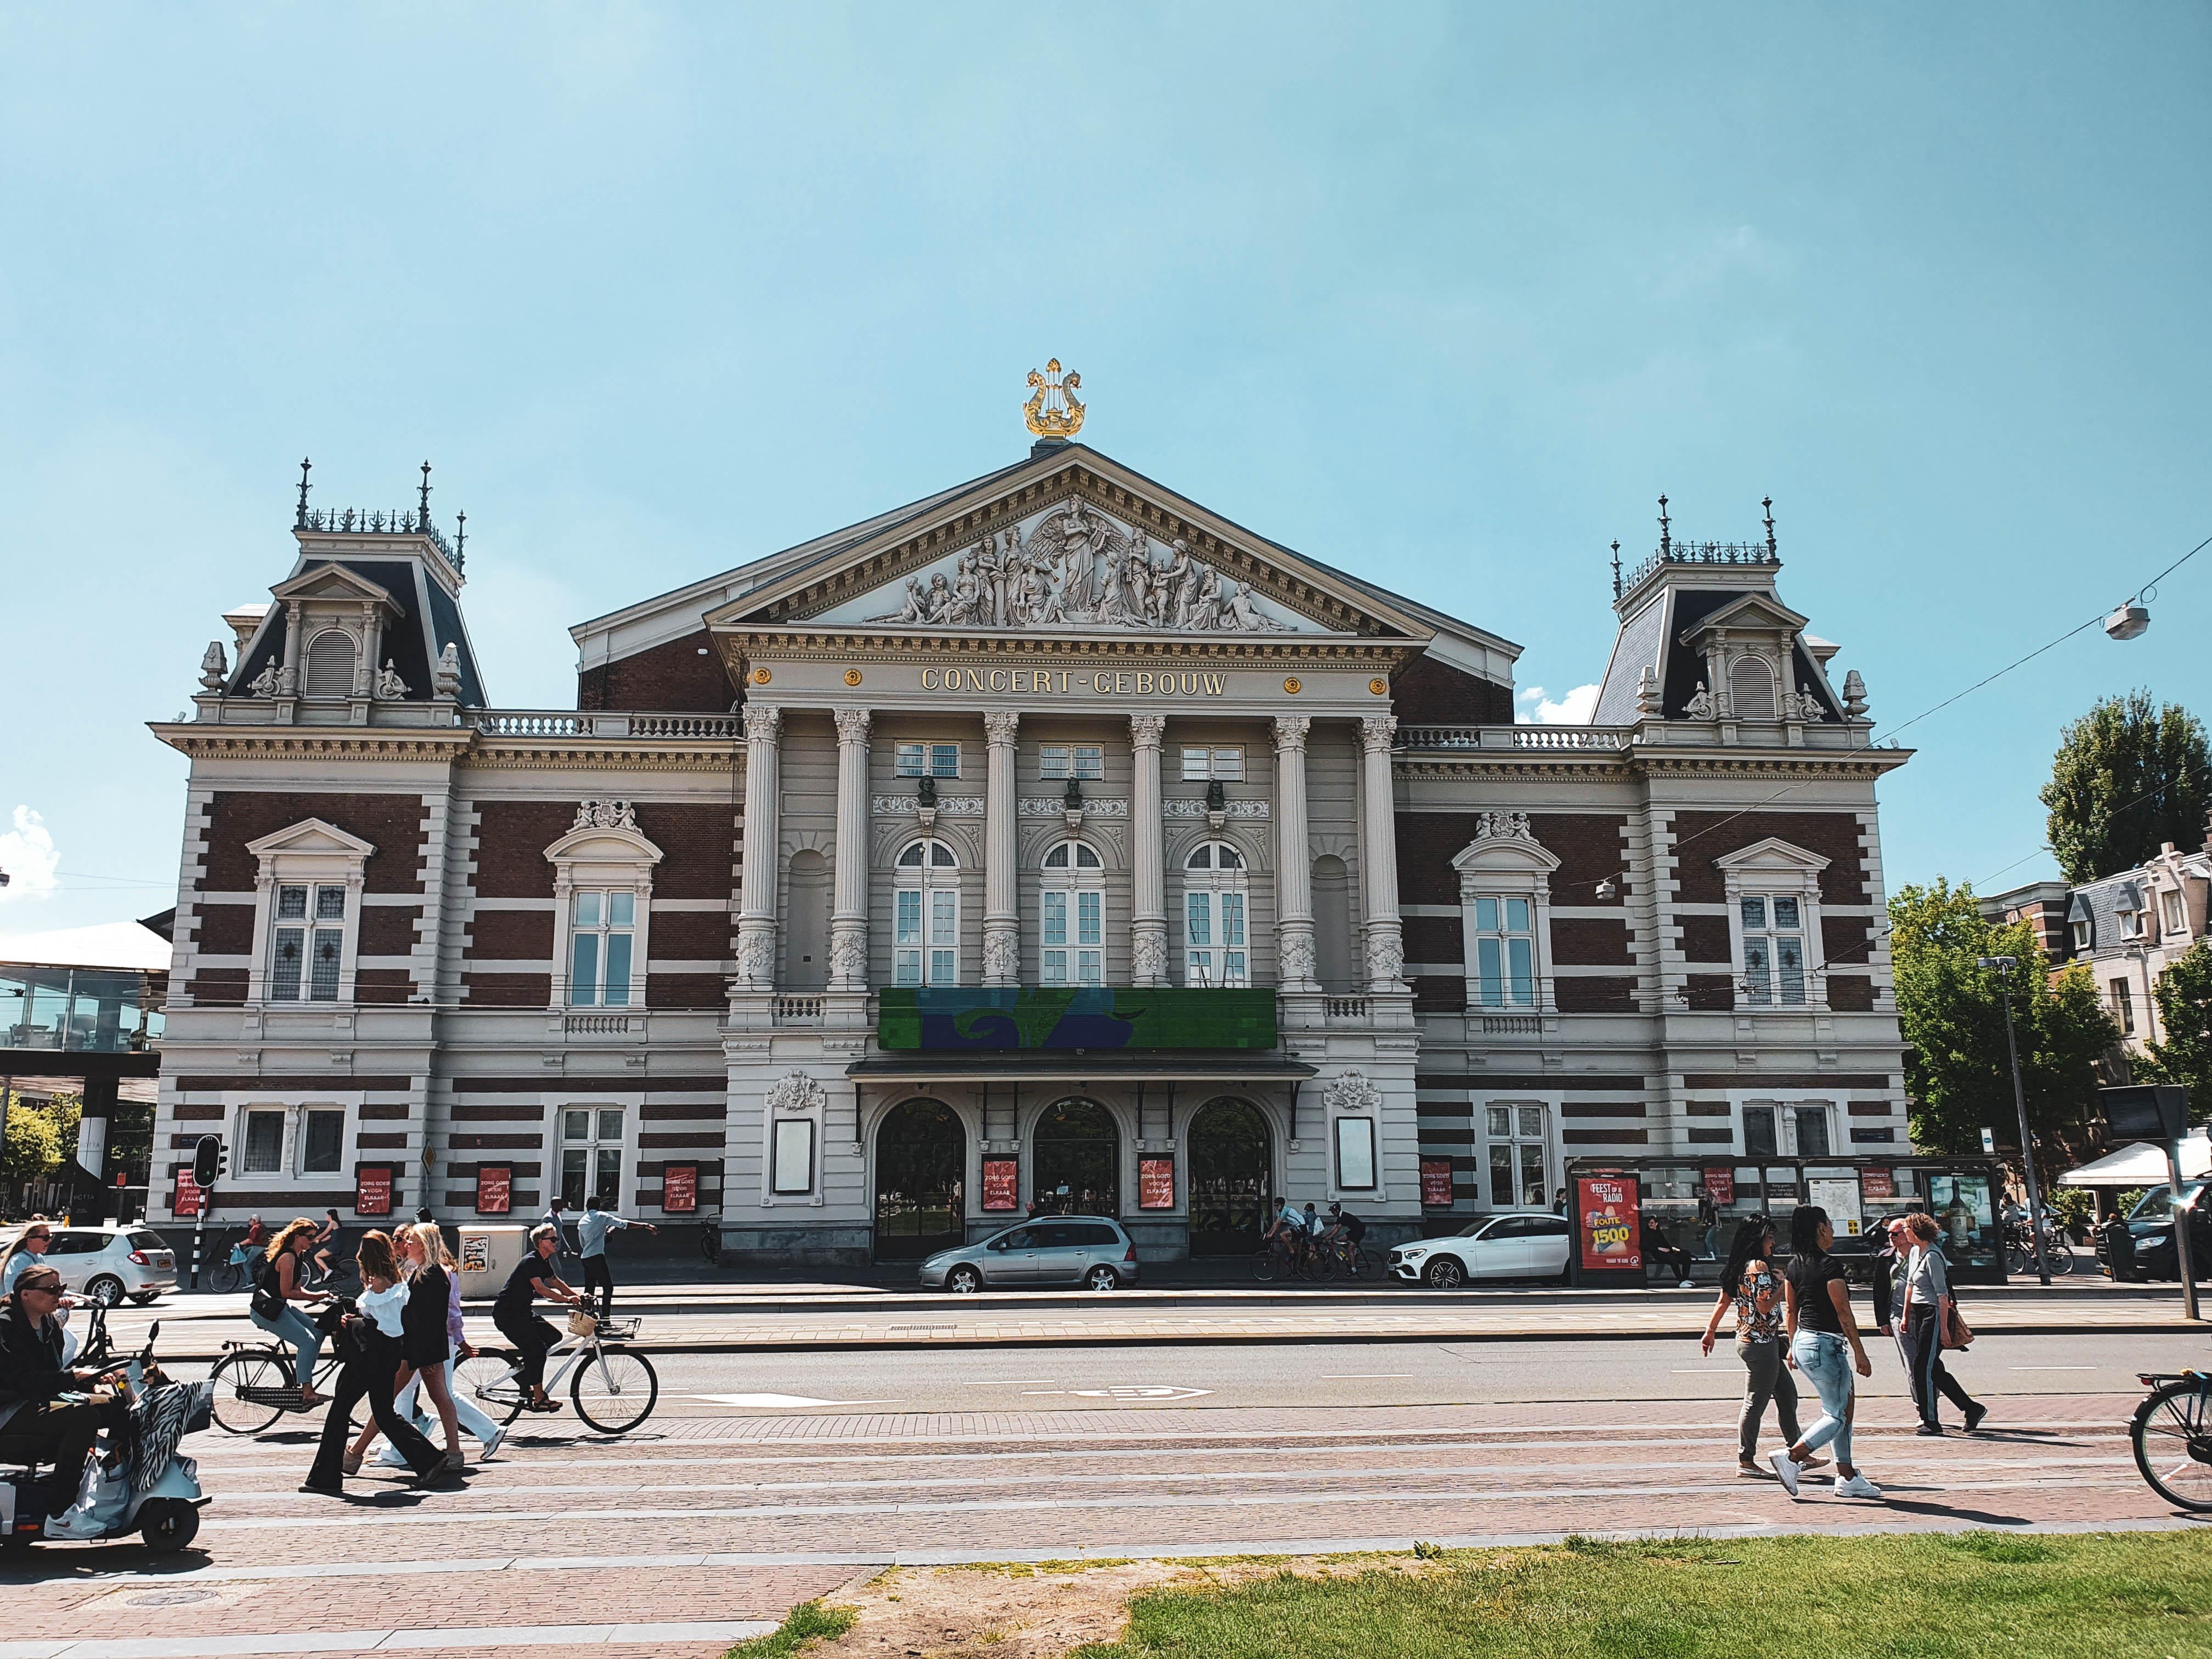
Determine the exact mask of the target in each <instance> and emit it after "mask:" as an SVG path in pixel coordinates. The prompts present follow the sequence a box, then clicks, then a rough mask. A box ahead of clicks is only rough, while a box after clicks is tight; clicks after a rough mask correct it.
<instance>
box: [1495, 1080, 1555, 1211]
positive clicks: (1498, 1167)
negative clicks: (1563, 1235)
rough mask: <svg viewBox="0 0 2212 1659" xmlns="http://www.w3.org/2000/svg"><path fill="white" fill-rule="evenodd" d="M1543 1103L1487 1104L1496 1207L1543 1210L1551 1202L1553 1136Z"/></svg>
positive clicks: (1500, 1208)
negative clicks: (1548, 1170) (1548, 1167)
mask: <svg viewBox="0 0 2212 1659" xmlns="http://www.w3.org/2000/svg"><path fill="white" fill-rule="evenodd" d="M1546 1117H1547V1113H1546V1110H1545V1109H1544V1108H1543V1107H1542V1106H1524V1105H1517V1104H1516V1105H1504V1106H1486V1107H1484V1108H1483V1129H1484V1132H1485V1138H1486V1139H1487V1140H1488V1142H1489V1145H1490V1206H1491V1207H1492V1209H1495V1210H1541V1209H1543V1208H1545V1207H1546V1206H1547V1204H1548V1203H1549V1199H1548V1197H1547V1192H1548V1188H1547V1186H1546V1182H1545V1157H1546V1149H1547V1147H1548V1146H1549V1145H1550V1136H1549V1135H1548V1133H1547V1129H1546Z"/></svg>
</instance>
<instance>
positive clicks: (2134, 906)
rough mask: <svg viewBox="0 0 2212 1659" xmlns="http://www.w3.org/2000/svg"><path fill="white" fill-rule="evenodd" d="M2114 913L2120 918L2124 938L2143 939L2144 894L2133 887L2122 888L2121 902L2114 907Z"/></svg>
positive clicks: (2121, 934) (2121, 935)
mask: <svg viewBox="0 0 2212 1659" xmlns="http://www.w3.org/2000/svg"><path fill="white" fill-rule="evenodd" d="M2112 914H2113V915H2116V916H2118V918H2119V919H2120V937H2121V938H2122V939H2141V938H2142V937H2143V934H2144V931H2145V929H2144V926H2143V921H2144V911H2143V902H2142V894H2140V893H2138V892H2137V891H2136V890H2135V889H2134V888H2132V887H2123V888H2121V889H2120V902H2118V904H2116V905H2114V906H2113V907H2112Z"/></svg>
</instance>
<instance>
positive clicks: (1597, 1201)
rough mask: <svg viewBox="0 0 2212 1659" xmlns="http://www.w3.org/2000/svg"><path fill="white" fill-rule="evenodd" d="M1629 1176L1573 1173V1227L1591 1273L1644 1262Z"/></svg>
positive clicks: (1634, 1189)
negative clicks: (1576, 1174)
mask: <svg viewBox="0 0 2212 1659" xmlns="http://www.w3.org/2000/svg"><path fill="white" fill-rule="evenodd" d="M1575 1216H1576V1218H1577V1224H1578V1225H1577V1228H1576V1231H1577V1233H1578V1234H1579V1235H1580V1237H1581V1238H1582V1242H1583V1267H1584V1268H1585V1269H1586V1270H1588V1271H1589V1272H1592V1273H1607V1272H1618V1271H1620V1270H1622V1269H1626V1268H1640V1267H1643V1266H1644V1249H1643V1238H1642V1214H1641V1208H1640V1206H1639V1204H1638V1192H1637V1187H1636V1178H1635V1177H1634V1176H1576V1177H1575Z"/></svg>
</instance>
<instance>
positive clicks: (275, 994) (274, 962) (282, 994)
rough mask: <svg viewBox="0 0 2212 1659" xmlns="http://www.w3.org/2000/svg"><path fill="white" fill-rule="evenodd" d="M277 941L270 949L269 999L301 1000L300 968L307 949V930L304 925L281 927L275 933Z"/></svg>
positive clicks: (277, 1000)
mask: <svg viewBox="0 0 2212 1659" xmlns="http://www.w3.org/2000/svg"><path fill="white" fill-rule="evenodd" d="M274 939H275V943H274V944H272V945H270V949H269V1000H270V1001H271V1002H297V1001H298V1000H300V969H301V963H302V962H303V961H304V960H305V959H306V957H307V929H306V928H304V927H279V928H277V929H276V933H275V934H274Z"/></svg>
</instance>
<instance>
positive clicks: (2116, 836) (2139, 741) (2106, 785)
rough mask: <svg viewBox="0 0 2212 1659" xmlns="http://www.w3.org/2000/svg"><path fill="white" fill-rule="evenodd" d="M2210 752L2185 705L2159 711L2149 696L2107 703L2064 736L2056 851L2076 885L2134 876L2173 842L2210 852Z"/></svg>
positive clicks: (2051, 794)
mask: <svg viewBox="0 0 2212 1659" xmlns="http://www.w3.org/2000/svg"><path fill="white" fill-rule="evenodd" d="M2208 791H2212V745H2208V744H2207V743H2206V740H2205V736H2204V724H2203V721H2202V720H2198V719H2197V717H2196V716H2195V715H2194V714H2191V713H2190V712H2189V711H2188V710H2187V709H2185V708H2182V707H2181V706H2180V705H2179V703H2171V702H2170V703H2167V704H2166V705H2165V706H2164V707H2163V708H2158V709H2156V710H2153V708H2151V702H2150V693H2148V691H2132V692H2130V693H2129V694H2128V695H2127V696H2124V697H2106V698H2105V699H2104V700H2103V701H2102V702H2099V703H2097V704H2096V705H2095V706H2094V707H2093V708H2091V709H2090V710H2089V712H2088V713H2087V714H2084V715H2082V716H2081V719H2080V720H2075V722H2074V723H2073V724H2072V725H2071V726H2068V727H2067V728H2066V729H2065V731H2064V732H2062V733H2060V735H2059V742H2058V753H2057V756H2056V757H2054V758H2053V759H2052V761H2051V781H2050V782H2049V783H2046V784H2045V785H2044V786H2043V794H2042V799H2043V804H2044V805H2045V806H2046V807H2048V808H2049V809H2050V813H2051V816H2050V819H2049V821H2048V829H2049V833H2050V837H2051V851H2052V852H2054V853H2056V854H2057V855H2058V867H2059V868H2060V869H2062V870H2063V871H2064V872H2066V878H2067V880H2069V881H2071V882H2077V883H2078V882H2085V881H2095V880H2097V879H2098V878H2100V877H2103V876H2110V875H2114V874H2117V873H2118V872H2120V871H2122V870H2132V869H2134V868H2135V867H2136V866H2137V865H2139V864H2141V863H2142V861H2143V860H2145V859H2148V858H2149V857H2151V856H2152V855H2153V854H2155V853H2156V852H2157V851H2158V849H2159V848H2160V847H2161V846H2162V845H2164V844H2165V843H2166V842H2172V843H2173V844H2174V845H2175V846H2176V847H2179V848H2181V849H2182V851H2184V852H2185V853H2193V852H2195V851H2196V850H2197V848H2200V847H2202V846H2203V844H2204V809H2205V802H2206V799H2207V795H2208Z"/></svg>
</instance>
